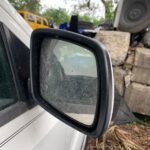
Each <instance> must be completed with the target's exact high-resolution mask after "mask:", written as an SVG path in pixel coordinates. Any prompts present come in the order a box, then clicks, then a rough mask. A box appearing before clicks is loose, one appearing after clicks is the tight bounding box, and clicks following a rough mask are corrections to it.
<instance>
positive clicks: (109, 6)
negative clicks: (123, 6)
mask: <svg viewBox="0 0 150 150" xmlns="http://www.w3.org/2000/svg"><path fill="white" fill-rule="evenodd" d="M104 6H105V19H106V20H112V19H113V16H114V12H113V9H112V4H111V2H110V1H106V2H104Z"/></svg>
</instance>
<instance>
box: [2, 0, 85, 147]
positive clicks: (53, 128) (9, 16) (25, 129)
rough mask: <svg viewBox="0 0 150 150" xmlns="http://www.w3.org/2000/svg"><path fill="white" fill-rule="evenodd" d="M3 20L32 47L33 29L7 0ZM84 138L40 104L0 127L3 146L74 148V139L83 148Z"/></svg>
mask: <svg viewBox="0 0 150 150" xmlns="http://www.w3.org/2000/svg"><path fill="white" fill-rule="evenodd" d="M0 21H1V22H2V23H4V24H5V25H6V26H7V27H8V28H9V30H10V31H11V32H13V33H14V34H15V35H16V36H17V37H18V38H19V39H20V40H21V41H22V42H23V43H24V44H25V45H26V46H27V47H30V36H31V33H32V29H31V28H30V27H29V25H28V24H27V23H26V22H25V21H24V20H23V19H22V17H21V16H20V15H19V14H18V13H17V12H16V10H15V9H14V8H13V7H12V6H11V5H10V4H9V2H8V1H7V0H0ZM76 134H78V136H75V135H76ZM68 138H69V139H68ZM85 138H86V136H85V135H83V134H81V133H79V132H77V131H76V130H74V129H72V128H70V127H68V126H67V125H65V124H63V123H62V122H60V121H59V120H57V119H56V118H54V117H53V116H52V115H50V114H49V113H47V112H46V111H45V110H43V109H42V108H41V107H40V106H37V107H34V108H33V109H31V110H28V111H27V112H25V113H23V114H22V115H20V116H18V117H17V118H15V119H13V120H12V121H10V122H8V123H7V124H5V125H4V126H2V127H0V150H32V149H35V150H40V149H41V150H45V147H47V149H52V150H67V149H68V150H71V147H70V145H71V143H74V147H75V146H78V149H76V150H80V149H81V145H80V146H79V145H78V143H80V142H83V141H84V140H85ZM75 143H76V144H75ZM55 145H58V146H57V147H55ZM74 147H72V148H74Z"/></svg>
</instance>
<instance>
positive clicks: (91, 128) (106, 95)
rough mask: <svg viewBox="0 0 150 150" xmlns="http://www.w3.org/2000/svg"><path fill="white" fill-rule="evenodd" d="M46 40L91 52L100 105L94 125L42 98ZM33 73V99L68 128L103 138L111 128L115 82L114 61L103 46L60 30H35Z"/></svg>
mask: <svg viewBox="0 0 150 150" xmlns="http://www.w3.org/2000/svg"><path fill="white" fill-rule="evenodd" d="M45 39H55V40H59V41H65V42H67V43H72V44H74V45H77V46H81V47H84V49H88V51H90V52H91V53H92V54H93V56H94V58H95V60H96V66H97V85H98V90H97V103H96V105H95V106H96V111H95V115H94V120H93V122H92V124H90V125H86V124H83V123H82V122H80V121H77V120H75V119H74V118H72V117H70V116H68V115H66V114H65V113H63V112H62V111H60V110H59V109H58V108H57V107H55V106H54V105H52V104H51V103H49V102H48V101H47V100H46V98H44V96H42V94H41V90H40V84H41V80H40V66H41V64H40V63H42V61H41V54H42V51H43V48H42V45H43V41H44V40H45ZM73 54H74V53H73ZM68 56H69V55H68ZM49 70H51V68H49ZM30 73H31V88H32V95H33V98H34V99H35V100H36V101H37V102H38V104H39V105H40V106H41V107H43V108H44V109H45V110H47V111H48V112H49V113H51V114H52V115H54V116H55V117H57V118H58V119H60V120H61V121H63V122H64V123H66V124H67V125H69V126H71V127H73V128H75V129H77V130H79V131H80V132H82V133H84V134H87V135H89V136H92V137H98V136H100V135H102V134H103V133H104V131H105V130H106V129H107V128H108V126H109V124H110V121H111V117H112V111H113V104H114V82H113V73H112V65H111V60H110V57H109V54H108V51H107V50H106V49H105V48H104V46H103V45H102V44H100V43H99V42H97V41H96V40H94V39H91V38H88V37H85V36H82V35H79V34H76V33H72V32H69V31H63V30H57V29H36V30H34V31H33V33H32V36H31V55H30ZM87 81H88V80H87ZM81 82H82V80H81ZM89 88H90V87H89ZM70 99H71V97H70Z"/></svg>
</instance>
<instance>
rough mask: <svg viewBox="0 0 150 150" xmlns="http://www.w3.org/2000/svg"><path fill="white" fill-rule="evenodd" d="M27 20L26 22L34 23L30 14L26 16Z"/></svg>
mask: <svg viewBox="0 0 150 150" xmlns="http://www.w3.org/2000/svg"><path fill="white" fill-rule="evenodd" d="M27 20H28V21H31V22H34V21H35V20H34V16H33V15H31V14H27Z"/></svg>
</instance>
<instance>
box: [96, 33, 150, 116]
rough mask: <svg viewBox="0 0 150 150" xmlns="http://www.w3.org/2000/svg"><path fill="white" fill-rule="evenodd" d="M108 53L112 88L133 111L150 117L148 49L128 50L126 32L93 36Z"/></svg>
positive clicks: (149, 61) (149, 60) (149, 63)
mask: <svg viewBox="0 0 150 150" xmlns="http://www.w3.org/2000/svg"><path fill="white" fill-rule="evenodd" d="M96 39H97V40H98V41H100V42H101V43H102V44H103V45H104V46H105V47H106V48H107V50H108V51H109V53H110V57H111V59H112V63H113V70H114V80H115V88H116V89H117V90H118V92H119V94H120V96H122V97H123V98H124V99H125V100H126V102H127V104H128V106H129V107H130V109H131V110H132V111H133V112H136V113H140V114H144V115H149V116H150V49H148V48H144V47H143V46H141V45H139V46H138V47H136V48H131V47H129V45H130V33H126V32H117V31H100V32H99V33H97V35H96Z"/></svg>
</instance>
